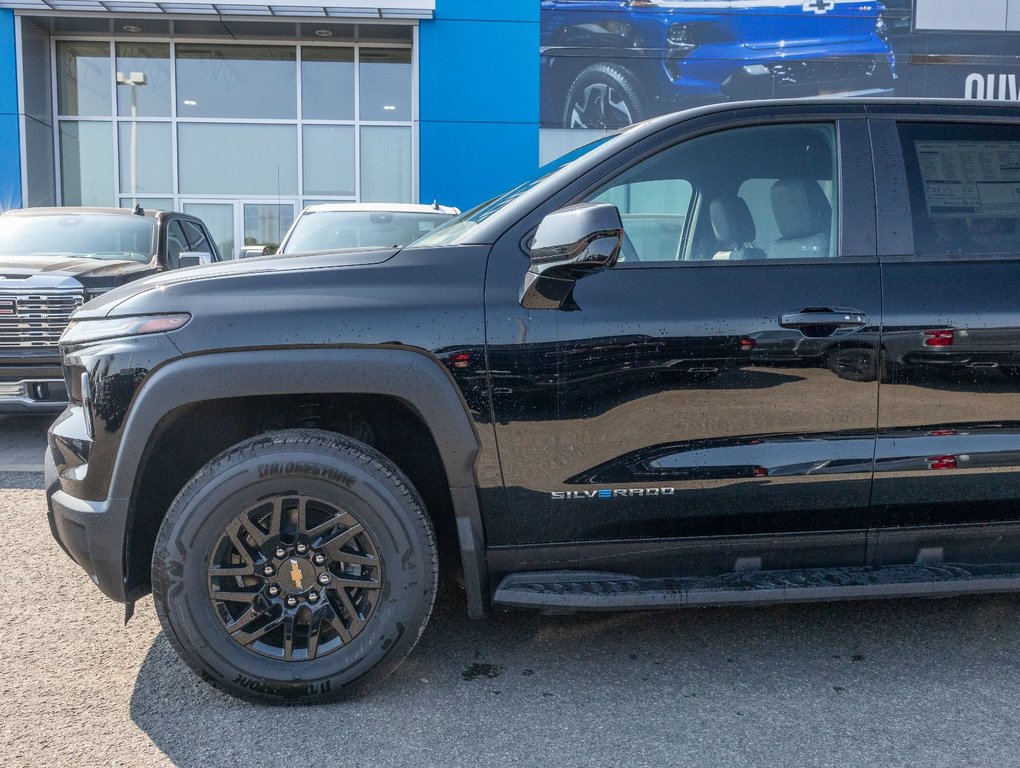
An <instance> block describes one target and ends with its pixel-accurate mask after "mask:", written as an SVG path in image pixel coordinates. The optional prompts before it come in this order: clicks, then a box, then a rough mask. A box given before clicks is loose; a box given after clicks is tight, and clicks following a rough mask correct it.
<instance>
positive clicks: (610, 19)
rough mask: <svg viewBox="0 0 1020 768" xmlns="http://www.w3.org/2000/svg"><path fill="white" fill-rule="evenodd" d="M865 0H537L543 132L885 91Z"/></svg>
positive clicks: (872, 8) (884, 41)
mask: <svg viewBox="0 0 1020 768" xmlns="http://www.w3.org/2000/svg"><path fill="white" fill-rule="evenodd" d="M884 11H885V6H884V5H883V4H882V3H880V2H875V1H873V0H543V2H542V16H541V20H542V29H541V38H542V39H541V46H542V49H541V50H542V59H541V61H542V124H543V125H545V126H549V127H552V126H558V127H567V128H616V127H622V126H625V125H629V124H630V123H633V122H636V121H638V120H642V119H644V118H646V117H651V116H654V115H658V114H664V113H666V112H670V111H673V110H676V109H680V108H683V107H686V106H691V105H694V104H699V103H707V102H713V101H727V100H735V99H761V98H782V97H797V96H815V95H823V94H847V95H850V94H854V95H863V94H867V95H882V94H886V95H889V94H891V93H892V92H893V88H894V84H895V81H896V69H895V60H894V57H893V53H892V49H891V47H890V44H889V29H888V26H887V20H886V19H885V18H884V17H883V12H884Z"/></svg>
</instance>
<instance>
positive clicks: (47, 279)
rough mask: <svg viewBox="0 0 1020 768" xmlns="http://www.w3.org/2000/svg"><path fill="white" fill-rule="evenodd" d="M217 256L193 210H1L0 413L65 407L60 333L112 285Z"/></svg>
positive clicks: (210, 259)
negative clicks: (77, 311)
mask: <svg viewBox="0 0 1020 768" xmlns="http://www.w3.org/2000/svg"><path fill="white" fill-rule="evenodd" d="M189 253H190V254H191V256H192V257H194V258H198V255H197V254H200V255H201V257H203V258H202V259H201V260H202V261H209V262H211V261H219V255H218V253H217V251H216V245H215V243H214V242H213V241H212V239H211V238H210V237H209V233H208V232H207V231H206V228H205V225H204V224H203V223H202V222H201V221H200V220H199V219H196V218H195V217H194V216H186V215H184V214H180V213H171V212H167V211H144V210H142V209H141V208H137V209H135V210H134V211H132V210H130V209H122V208H70V207H69V208H25V209H21V210H12V211H8V212H6V213H4V214H3V215H2V216H0V413H59V412H60V411H62V410H64V408H65V407H66V406H67V391H66V389H65V387H64V378H63V376H62V375H61V372H60V352H59V350H58V348H57V340H58V339H59V338H60V334H61V333H63V332H64V328H66V327H67V322H68V319H69V318H70V316H71V313H72V312H73V311H74V310H75V309H77V308H78V307H80V306H81V305H82V304H84V303H85V302H86V301H88V300H90V299H93V298H95V297H96V296H99V295H101V294H103V293H105V292H106V291H108V290H110V289H111V288H115V287H117V286H119V285H123V284H124V283H128V282H131V281H132V280H138V279H140V278H143V277H146V276H148V275H152V274H155V273H157V272H161V271H163V270H166V269H175V268H176V267H178V266H180V264H181V255H182V254H185V260H186V261H187V258H188V256H187V254H189Z"/></svg>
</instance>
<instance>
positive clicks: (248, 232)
mask: <svg viewBox="0 0 1020 768" xmlns="http://www.w3.org/2000/svg"><path fill="white" fill-rule="evenodd" d="M293 223H294V206H293V205H275V204H272V203H246V204H245V206H244V244H245V245H265V246H267V247H268V248H269V253H276V249H277V248H279V247H280V241H281V240H282V239H283V236H284V235H285V234H287V230H288V229H290V225H291V224H293Z"/></svg>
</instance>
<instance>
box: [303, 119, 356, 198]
mask: <svg viewBox="0 0 1020 768" xmlns="http://www.w3.org/2000/svg"><path fill="white" fill-rule="evenodd" d="M301 151H302V154H303V155H304V157H303V160H302V167H303V170H304V187H305V188H304V190H303V192H304V194H306V195H347V196H353V195H354V192H355V184H354V176H355V170H354V126H352V125H306V126H305V127H304V133H303V137H302V147H301Z"/></svg>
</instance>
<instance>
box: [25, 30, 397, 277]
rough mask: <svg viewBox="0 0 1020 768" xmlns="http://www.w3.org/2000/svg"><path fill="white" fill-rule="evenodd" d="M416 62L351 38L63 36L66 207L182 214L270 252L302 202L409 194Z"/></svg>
mask: <svg viewBox="0 0 1020 768" xmlns="http://www.w3.org/2000/svg"><path fill="white" fill-rule="evenodd" d="M316 28H318V27H316ZM407 30H408V31H409V30H410V28H409V27H408V28H407ZM68 34H71V33H68ZM97 34H98V33H97ZM380 40H381V38H380ZM408 40H410V36H409V34H408V36H407V37H406V38H401V41H402V42H406V41H408ZM411 61H412V54H411V51H410V49H409V48H404V49H398V48H390V49H384V48H383V47H382V42H373V43H362V44H359V43H357V42H356V41H354V40H352V41H351V43H350V44H341V45H330V44H329V42H326V41H323V40H321V39H315V40H314V41H311V40H309V42H308V43H305V42H296V43H294V44H291V45H285V44H283V43H280V42H278V41H273V42H271V43H269V44H265V45H260V44H257V43H254V42H249V43H243V44H234V43H231V42H228V41H223V42H219V43H208V44H205V43H203V44H199V43H193V42H180V43H178V42H175V41H170V40H167V41H163V42H142V41H129V40H121V41H119V42H118V41H115V40H107V41H104V40H91V41H79V40H72V39H58V40H57V41H56V48H55V57H54V59H53V60H52V61H51V62H50V63H51V70H50V72H51V77H52V80H51V81H50V82H51V84H52V86H53V87H55V88H56V93H55V95H56V101H57V105H58V110H59V112H60V114H59V115H58V116H57V120H56V122H57V127H56V130H54V129H52V128H46V127H42V128H41V130H42V131H45V135H46V137H48V139H49V146H50V152H49V155H48V156H49V157H51V158H52V157H53V156H54V152H53V142H54V140H55V141H56V144H57V147H56V149H57V153H56V157H57V168H56V169H55V170H56V172H57V174H58V175H59V177H60V183H59V189H58V191H59V192H60V196H59V203H60V204H63V205H98V206H107V205H117V206H120V207H125V208H130V207H132V206H133V205H134V204H135V203H138V204H140V205H141V206H142V207H143V208H146V209H164V210H174V209H176V210H184V211H186V212H189V213H193V214H195V215H197V216H199V217H201V218H202V219H203V220H204V221H205V222H206V224H207V225H208V226H209V227H210V230H211V232H212V233H213V235H214V237H215V240H216V242H217V244H218V247H219V248H220V249H221V251H222V253H223V256H224V258H234V257H236V255H237V250H238V249H239V248H240V247H241V246H243V245H244V244H246V243H247V244H258V245H266V246H268V247H270V248H271V249H275V248H276V246H277V244H278V243H279V241H280V239H281V238H282V237H283V235H284V234H285V233H286V231H287V229H288V227H289V226H290V224H291V222H292V221H293V219H294V216H295V214H296V212H297V210H298V208H299V207H300V206H301V205H302V204H305V205H308V204H312V203H314V202H320V201H321V202H357V201H359V200H363V201H365V202H384V203H385V202H410V201H411V200H413V199H415V194H414V188H413V186H412V184H413V179H414V166H413V149H414V141H413V131H412V127H411V119H412V115H413V111H414V110H413V109H412V102H411V94H412V91H413V89H412V82H413V71H412V67H411ZM359 94H360V96H359ZM53 95H54V94H53V93H52V92H51V91H50V90H49V89H47V96H46V99H47V100H49V99H51V98H52V96H53ZM366 123H368V124H366ZM29 125H30V129H29V130H30V131H31V126H32V125H34V123H33V122H32V121H30V123H29ZM36 154H38V153H36ZM32 167H33V168H36V167H38V166H37V164H35V163H34V164H33V166H32ZM49 178H50V179H52V178H53V175H52V171H51V174H50V175H49Z"/></svg>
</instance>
